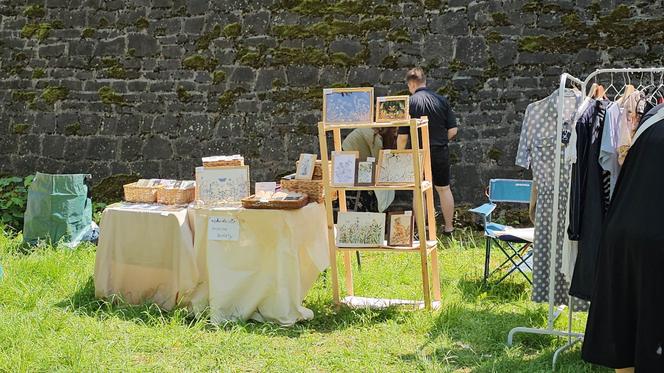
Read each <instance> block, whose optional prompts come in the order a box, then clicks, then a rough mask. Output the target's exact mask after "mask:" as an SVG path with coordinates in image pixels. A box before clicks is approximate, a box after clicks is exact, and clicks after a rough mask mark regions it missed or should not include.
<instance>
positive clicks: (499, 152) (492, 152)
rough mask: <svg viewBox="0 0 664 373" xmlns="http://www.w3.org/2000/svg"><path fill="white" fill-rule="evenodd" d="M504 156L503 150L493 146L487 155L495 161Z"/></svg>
mask: <svg viewBox="0 0 664 373" xmlns="http://www.w3.org/2000/svg"><path fill="white" fill-rule="evenodd" d="M502 156H503V151H502V150H500V149H497V148H491V149H489V152H488V153H487V157H489V159H493V160H494V161H499V160H500V158H501V157H502Z"/></svg>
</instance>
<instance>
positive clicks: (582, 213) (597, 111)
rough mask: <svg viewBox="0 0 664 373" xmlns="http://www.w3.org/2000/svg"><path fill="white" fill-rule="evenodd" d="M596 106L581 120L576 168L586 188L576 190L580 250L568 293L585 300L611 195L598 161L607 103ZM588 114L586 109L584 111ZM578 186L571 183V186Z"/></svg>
mask: <svg viewBox="0 0 664 373" xmlns="http://www.w3.org/2000/svg"><path fill="white" fill-rule="evenodd" d="M591 105H592V106H593V107H591V108H590V110H589V111H587V112H592V113H593V115H592V120H591V121H590V122H582V123H578V124H577V127H576V131H577V136H578V138H577V143H576V144H577V152H579V154H581V150H583V152H584V158H583V159H582V158H580V157H579V158H577V163H576V164H575V165H574V168H573V170H576V173H577V175H578V174H585V182H584V189H581V190H580V193H574V194H573V195H578V196H579V197H580V200H581V203H580V205H579V206H578V207H579V208H580V209H579V210H578V214H579V218H578V219H576V220H577V221H578V222H579V223H580V224H579V227H578V228H579V232H578V233H579V236H578V237H579V238H578V241H579V253H578V255H577V257H576V264H575V265H574V274H573V275H572V283H571V284H570V289H569V294H570V295H573V296H575V297H577V298H581V299H584V300H592V299H591V298H592V293H593V286H594V283H595V268H596V263H597V254H598V252H599V250H600V239H601V235H602V226H603V222H604V214H605V213H606V211H607V205H606V203H607V201H608V196H605V195H604V193H605V189H604V184H603V182H604V175H603V170H602V167H601V166H600V164H599V150H600V146H601V142H602V141H601V140H602V136H601V134H602V130H603V129H604V114H605V112H606V110H605V107H604V105H605V103H603V102H601V101H595V102H593V103H592V104H591ZM584 114H585V113H584ZM575 187H576V188H578V186H577V185H575V183H574V182H573V183H572V189H573V190H574V188H575Z"/></svg>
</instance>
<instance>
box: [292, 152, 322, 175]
mask: <svg viewBox="0 0 664 373" xmlns="http://www.w3.org/2000/svg"><path fill="white" fill-rule="evenodd" d="M316 158H318V156H317V155H316V154H300V160H299V161H298V162H297V170H296V171H295V179H297V180H311V179H312V177H313V176H314V166H315V165H316Z"/></svg>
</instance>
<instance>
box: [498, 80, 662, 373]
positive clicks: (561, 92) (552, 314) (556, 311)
mask: <svg viewBox="0 0 664 373" xmlns="http://www.w3.org/2000/svg"><path fill="white" fill-rule="evenodd" d="M634 73H642V74H643V73H661V74H664V68H622V69H597V70H595V71H594V72H592V73H591V74H590V75H588V77H586V79H585V80H584V81H581V80H580V79H578V78H576V77H574V76H572V75H570V74H567V73H563V74H562V75H561V76H560V86H559V89H558V119H557V121H556V154H555V159H556V164H555V167H554V191H553V205H554V208H555V209H560V208H567V207H566V206H562V207H561V206H560V172H561V167H562V165H561V161H560V159H561V155H562V133H563V123H564V120H565V118H564V117H563V116H564V114H563V113H564V109H565V107H564V105H565V87H566V86H567V83H568V82H572V83H576V84H578V85H580V86H581V92H582V94H583V95H584V96H585V95H586V92H587V88H588V84H589V83H590V82H591V81H592V80H593V79H595V80H596V79H597V76H599V75H601V74H623V76H627V77H629V74H634ZM641 78H643V75H642V77H641ZM612 81H613V79H612ZM625 83H627V82H625ZM568 188H571V183H570V185H569V186H568ZM568 193H569V190H568ZM558 223H559V219H558V210H556V211H555V213H554V214H553V221H552V228H551V236H552V237H551V248H550V253H551V259H550V260H549V263H550V266H549V297H548V298H549V311H548V316H547V326H546V328H530V327H516V328H514V329H512V330H510V332H509V334H508V336H507V345H508V346H511V345H512V343H513V340H514V335H515V334H517V333H527V334H540V335H553V336H557V337H567V343H566V344H565V345H564V346H562V347H560V348H558V349H557V350H556V351H555V353H554V354H553V369H554V370H555V369H556V362H557V360H558V358H559V357H560V354H561V353H563V352H564V351H565V350H567V349H569V348H570V347H572V346H574V345H575V344H576V343H577V342H579V341H582V340H583V336H584V334H583V333H576V332H573V331H572V317H573V313H574V312H573V309H572V296H570V297H569V303H568V310H569V315H568V316H569V317H568V321H567V330H557V329H555V328H554V323H555V321H556V319H557V318H558V316H560V314H561V313H562V311H563V310H564V308H565V306H558V307H556V305H555V304H554V303H555V300H554V296H555V292H554V289H555V278H556V277H555V276H556V271H557V268H556V260H555V258H556V251H557V248H558Z"/></svg>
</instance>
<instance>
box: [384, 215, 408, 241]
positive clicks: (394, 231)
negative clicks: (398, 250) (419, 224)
mask: <svg viewBox="0 0 664 373" xmlns="http://www.w3.org/2000/svg"><path fill="white" fill-rule="evenodd" d="M414 227H415V218H414V215H413V212H412V211H394V212H389V213H388V214H387V246H394V247H412V246H413V234H414Z"/></svg>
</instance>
